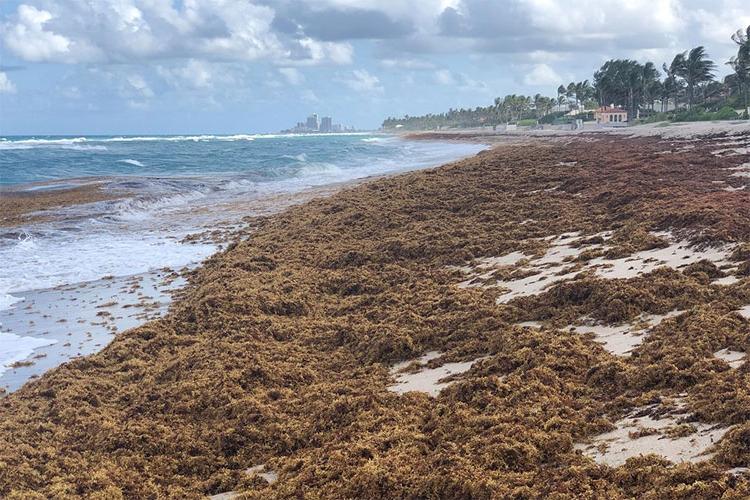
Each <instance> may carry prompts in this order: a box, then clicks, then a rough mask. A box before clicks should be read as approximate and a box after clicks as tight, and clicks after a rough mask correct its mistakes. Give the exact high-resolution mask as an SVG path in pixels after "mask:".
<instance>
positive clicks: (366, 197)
mask: <svg viewBox="0 0 750 500" xmlns="http://www.w3.org/2000/svg"><path fill="white" fill-rule="evenodd" d="M728 142H731V143H732V144H726V143H728ZM688 146H689V147H688ZM749 146H750V135H741V136H732V137H728V136H720V135H714V136H712V137H710V138H703V139H696V138H692V137H684V138H677V139H675V138H666V139H661V138H659V137H635V138H627V137H621V136H616V135H611V136H610V135H599V136H596V137H592V136H585V135H584V136H581V137H578V138H566V139H564V140H562V141H561V140H557V139H555V140H551V141H547V140H537V141H536V142H535V143H533V144H531V145H530V144H529V143H528V142H524V143H523V144H522V145H519V144H501V145H498V146H497V147H496V148H495V149H494V150H492V151H488V152H483V153H480V154H479V155H477V156H475V157H472V158H469V159H466V160H463V161H459V162H455V163H453V164H449V165H446V166H443V167H440V168H437V169H432V170H427V171H420V172H414V173H409V174H404V175H399V176H393V177H389V178H384V179H375V180H372V181H370V182H367V183H363V184H362V185H357V186H354V187H350V188H347V189H343V190H341V191H338V192H336V193H334V194H332V195H331V196H327V197H320V198H316V199H313V200H310V201H308V202H307V203H304V204H302V205H295V206H292V207H290V208H289V209H288V210H286V211H284V212H283V213H277V214H270V215H269V216H267V217H261V218H258V219H254V220H252V221H251V222H250V223H249V224H248V227H246V228H238V229H237V230H236V231H234V232H233V233H232V234H233V235H232V238H234V239H235V240H234V241H233V242H232V243H230V244H229V245H228V246H227V248H226V249H225V251H223V252H221V253H219V254H217V255H215V256H213V257H211V258H209V259H208V260H207V261H206V262H205V263H204V265H203V266H202V267H200V268H199V269H197V270H196V271H195V273H194V274H192V275H191V277H190V282H189V284H188V285H187V286H186V287H185V288H184V289H183V291H182V292H181V295H180V297H179V299H178V300H176V301H175V302H174V303H173V304H172V307H171V309H170V310H169V312H168V313H167V314H166V315H164V316H162V317H161V318H159V319H157V320H155V321H152V322H149V323H147V324H145V325H143V326H140V327H138V328H135V329H132V330H128V331H125V332H121V333H119V334H118V335H116V336H115V338H114V340H113V341H112V342H111V343H110V344H109V345H108V346H107V347H106V348H104V349H103V350H102V351H101V352H99V353H97V354H94V355H90V356H86V357H82V358H79V359H75V360H73V361H70V362H69V363H66V364H65V365H62V366H60V367H58V368H56V369H53V370H51V371H50V372H48V373H46V374H45V375H43V376H41V377H39V378H38V379H35V380H33V381H31V382H29V383H27V384H26V385H25V386H23V387H22V388H20V389H19V390H17V391H16V392H14V393H12V394H10V395H8V396H6V397H5V398H3V399H2V404H0V440H2V441H3V442H5V443H7V446H6V447H5V448H3V449H2V450H0V462H3V463H5V464H8V465H7V467H8V469H9V470H10V473H9V474H6V475H0V494H2V495H4V496H10V495H13V494H15V495H17V496H20V497H23V496H24V495H26V496H28V494H30V493H31V492H38V493H40V494H42V495H45V496H59V497H75V496H95V495H99V496H107V495H109V496H117V495H123V496H125V497H158V496H173V497H181V498H203V497H205V496H213V495H220V496H219V497H218V498H227V497H233V496H235V495H240V496H244V497H246V498H290V497H299V496H312V497H329V498H373V497H377V498H421V497H466V498H471V497H480V498H492V497H497V498H506V497H521V498H539V497H554V496H558V497H561V498H563V497H574V498H575V497H597V496H607V497H612V498H632V497H644V496H649V495H650V496H651V497H653V498H671V497H675V496H678V495H679V496H682V497H692V498H715V497H721V496H722V495H723V496H725V497H727V498H732V497H735V498H741V497H743V496H747V493H748V492H749V491H750V482H748V479H747V477H746V476H745V475H744V474H743V473H742V471H744V470H746V469H745V468H746V467H748V466H750V451H749V450H748V448H747V444H746V443H747V436H748V435H750V423H748V420H747V416H748V415H750V410H749V409H748V408H750V406H749V404H748V401H750V392H749V390H748V387H750V371H749V370H748V366H747V364H746V363H745V361H744V360H745V357H744V353H746V352H748V349H750V318H748V317H747V316H748V314H749V313H747V307H748V306H750V197H748V195H747V191H746V190H745V189H744V188H740V186H741V185H742V183H743V178H742V177H739V176H735V175H733V174H734V173H736V172H737V170H733V169H736V168H737V167H738V166H740V165H742V164H744V163H746V162H748V161H750V155H749V154H748V152H747V151H745V149H746V148H748V147H749ZM726 187H732V188H734V189H733V190H732V191H729V190H727V189H725V188H726ZM206 237H210V235H207V236H206ZM532 277H535V278H536V281H534V280H530V278H532ZM540 278H545V279H544V280H542V283H537V282H538V281H539V279H540ZM522 280H529V281H527V282H524V283H528V284H530V283H534V284H533V285H530V286H524V287H521V284H522V283H519V281H522ZM467 281H468V283H467ZM467 285H471V286H467ZM509 290H510V291H511V292H516V293H514V294H513V295H512V296H508V295H507V294H508V292H509ZM625 325H628V326H627V328H625ZM570 326H576V329H578V328H581V327H589V328H590V330H589V329H587V328H583V330H587V331H580V332H579V331H571V330H570ZM603 328H606V329H607V330H602V329H603ZM626 330H627V331H626ZM631 330H633V331H637V332H638V333H639V335H638V337H639V339H638V340H640V342H628V343H627V345H626V348H625V349H619V346H620V344H618V343H617V342H614V340H622V339H619V338H618V339H615V337H617V336H618V335H620V336H622V335H628V334H629V333H630V332H631ZM597 332H598V333H599V334H600V335H597ZM612 346H618V348H617V349H615V348H608V347H612ZM38 422H44V423H45V424H44V426H40V425H37V423H38ZM650 452H655V454H649V453H650ZM259 464H263V465H262V470H261V469H260V467H261V466H260V465H259ZM261 474H268V476H267V477H264V476H262V475H261ZM271 474H272V475H271Z"/></svg>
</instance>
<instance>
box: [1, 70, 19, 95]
mask: <svg viewBox="0 0 750 500" xmlns="http://www.w3.org/2000/svg"><path fill="white" fill-rule="evenodd" d="M15 92H16V86H15V85H14V84H13V82H11V81H10V78H8V75H6V74H5V73H3V72H1V71H0V94H13V93H15Z"/></svg>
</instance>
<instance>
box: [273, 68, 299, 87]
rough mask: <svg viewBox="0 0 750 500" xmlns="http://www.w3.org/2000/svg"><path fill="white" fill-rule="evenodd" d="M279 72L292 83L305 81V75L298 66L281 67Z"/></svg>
mask: <svg viewBox="0 0 750 500" xmlns="http://www.w3.org/2000/svg"><path fill="white" fill-rule="evenodd" d="M279 73H281V76H283V77H284V78H285V79H286V81H287V82H288V83H289V84H290V85H302V84H303V83H304V82H305V76H304V75H303V74H302V73H300V71H299V70H298V69H297V68H279Z"/></svg>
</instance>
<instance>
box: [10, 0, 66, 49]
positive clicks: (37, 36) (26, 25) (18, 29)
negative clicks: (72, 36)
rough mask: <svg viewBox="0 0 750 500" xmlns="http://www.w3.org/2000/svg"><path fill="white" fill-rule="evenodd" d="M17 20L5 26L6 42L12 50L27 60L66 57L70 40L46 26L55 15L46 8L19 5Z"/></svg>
mask: <svg viewBox="0 0 750 500" xmlns="http://www.w3.org/2000/svg"><path fill="white" fill-rule="evenodd" d="M17 12H18V14H17V20H16V23H14V24H9V25H7V26H6V27H5V30H4V31H5V36H4V39H5V43H6V45H7V46H8V48H9V49H10V50H12V51H13V52H15V53H16V54H18V55H19V56H20V57H21V58H23V59H25V60H27V61H45V60H53V59H55V58H62V57H65V56H66V55H67V54H68V52H69V51H70V45H71V43H70V40H68V39H67V38H66V37H64V36H62V35H58V34H56V33H54V32H52V31H47V30H46V29H45V26H46V25H47V24H48V23H49V21H51V20H52V18H53V16H52V14H51V13H49V12H47V11H46V10H39V9H37V8H35V7H33V6H30V5H23V4H22V5H19V6H18V11H17Z"/></svg>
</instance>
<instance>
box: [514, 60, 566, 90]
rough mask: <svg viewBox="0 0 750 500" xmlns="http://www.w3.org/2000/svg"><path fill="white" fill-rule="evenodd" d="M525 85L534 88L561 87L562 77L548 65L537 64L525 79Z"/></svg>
mask: <svg viewBox="0 0 750 500" xmlns="http://www.w3.org/2000/svg"><path fill="white" fill-rule="evenodd" d="M523 83H525V84H526V85H532V86H536V87H539V86H542V85H560V84H561V83H562V77H561V76H560V75H558V74H557V72H556V71H555V70H554V69H552V68H551V67H550V66H549V65H547V64H536V65H534V67H533V68H531V71H529V72H528V73H526V76H524V77H523Z"/></svg>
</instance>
